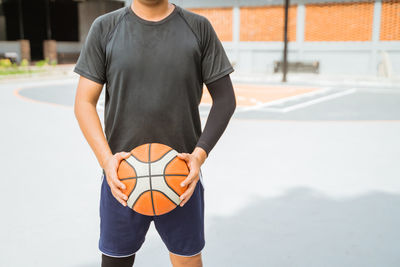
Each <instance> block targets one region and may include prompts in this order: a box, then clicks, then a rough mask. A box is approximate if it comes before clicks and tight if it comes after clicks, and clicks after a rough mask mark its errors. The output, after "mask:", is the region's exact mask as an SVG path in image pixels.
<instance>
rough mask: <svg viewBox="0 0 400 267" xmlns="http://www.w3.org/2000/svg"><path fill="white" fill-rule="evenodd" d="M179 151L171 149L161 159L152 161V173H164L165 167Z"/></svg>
mask: <svg viewBox="0 0 400 267" xmlns="http://www.w3.org/2000/svg"><path fill="white" fill-rule="evenodd" d="M177 154H178V152H176V151H175V150H173V149H172V150H170V151H169V152H167V153H166V154H164V156H162V158H161V159H159V160H157V161H155V162H153V163H151V175H164V168H165V166H166V165H167V164H168V162H170V161H171V160H172V159H173V158H174V157H175V156H176V155H177Z"/></svg>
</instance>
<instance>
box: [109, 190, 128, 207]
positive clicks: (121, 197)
mask: <svg viewBox="0 0 400 267" xmlns="http://www.w3.org/2000/svg"><path fill="white" fill-rule="evenodd" d="M111 192H112V193H113V196H114V197H115V198H116V199H117V200H118V201H119V202H120V203H121V204H122V205H124V206H126V200H128V197H127V196H126V195H125V194H124V193H122V192H121V191H120V190H119V189H118V188H117V187H115V186H114V185H112V186H111Z"/></svg>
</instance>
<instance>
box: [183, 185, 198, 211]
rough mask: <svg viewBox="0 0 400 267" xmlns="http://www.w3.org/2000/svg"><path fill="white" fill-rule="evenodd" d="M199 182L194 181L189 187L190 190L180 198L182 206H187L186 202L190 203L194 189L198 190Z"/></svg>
mask: <svg viewBox="0 0 400 267" xmlns="http://www.w3.org/2000/svg"><path fill="white" fill-rule="evenodd" d="M196 184H197V181H194V182H193V183H191V184H190V185H189V187H188V189H187V190H186V191H185V193H183V194H182V195H181V196H180V197H179V198H180V199H181V203H180V206H181V207H183V205H185V204H186V202H188V201H189V199H190V197H191V196H192V195H193V192H194V189H195V188H196Z"/></svg>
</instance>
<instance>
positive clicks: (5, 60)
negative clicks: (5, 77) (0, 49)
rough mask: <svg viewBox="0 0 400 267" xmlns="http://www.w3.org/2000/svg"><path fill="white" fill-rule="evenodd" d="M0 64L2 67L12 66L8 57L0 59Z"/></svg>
mask: <svg viewBox="0 0 400 267" xmlns="http://www.w3.org/2000/svg"><path fill="white" fill-rule="evenodd" d="M0 66H1V67H3V68H9V67H11V66H12V63H11V60H9V59H8V58H3V59H0Z"/></svg>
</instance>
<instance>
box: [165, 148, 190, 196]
mask: <svg viewBox="0 0 400 267" xmlns="http://www.w3.org/2000/svg"><path fill="white" fill-rule="evenodd" d="M176 157H177V156H175V157H173V158H172V159H171V160H170V161H168V162H167V164H165V166H164V170H163V176H164V182H165V184H166V185H167V186H168V187H169V188H170V189H171V190H172V191H173V192H174V193H175V194H176V195H177V196H179V197H180V195H179V194H178V192H176V191H175V190H174V189H173V188H172V187H171V186H169V184H168V183H167V180H165V176H166V174H165V170H166V169H167V167H168V165H169V164H170V163H171V161H173V160H174V159H175V158H176ZM182 176H187V175H182Z"/></svg>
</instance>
